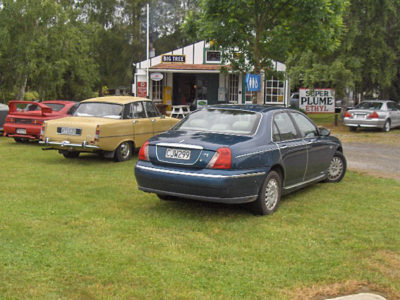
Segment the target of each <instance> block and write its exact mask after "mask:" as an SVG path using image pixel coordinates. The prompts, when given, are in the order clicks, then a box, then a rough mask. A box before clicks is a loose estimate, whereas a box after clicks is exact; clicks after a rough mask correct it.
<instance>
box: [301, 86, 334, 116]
mask: <svg viewBox="0 0 400 300" xmlns="http://www.w3.org/2000/svg"><path fill="white" fill-rule="evenodd" d="M299 107H300V108H301V109H303V110H305V111H306V112H307V113H334V112H335V90H334V89H300V90H299Z"/></svg>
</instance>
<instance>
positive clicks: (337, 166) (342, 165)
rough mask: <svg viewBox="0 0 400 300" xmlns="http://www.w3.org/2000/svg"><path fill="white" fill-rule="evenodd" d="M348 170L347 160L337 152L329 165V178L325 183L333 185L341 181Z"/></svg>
mask: <svg viewBox="0 0 400 300" xmlns="http://www.w3.org/2000/svg"><path fill="white" fill-rule="evenodd" d="M346 168H347V162H346V158H345V157H344V155H343V154H342V153H341V152H339V151H337V152H336V153H335V154H334V155H333V157H332V159H331V162H330V164H329V168H328V177H327V178H326V180H325V182H328V183H332V182H339V181H341V180H342V179H343V177H344V174H345V173H346Z"/></svg>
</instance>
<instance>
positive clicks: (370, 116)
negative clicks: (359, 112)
mask: <svg viewBox="0 0 400 300" xmlns="http://www.w3.org/2000/svg"><path fill="white" fill-rule="evenodd" d="M367 118H368V119H378V118H379V115H378V113H377V112H376V111H374V112H373V113H370V114H369V115H368V116H367Z"/></svg>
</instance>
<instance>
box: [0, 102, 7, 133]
mask: <svg viewBox="0 0 400 300" xmlns="http://www.w3.org/2000/svg"><path fill="white" fill-rule="evenodd" d="M7 114H8V105H6V104H2V103H0V131H3V125H4V122H5V121H6V117H7Z"/></svg>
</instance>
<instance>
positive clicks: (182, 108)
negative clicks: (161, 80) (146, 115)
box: [170, 105, 190, 119]
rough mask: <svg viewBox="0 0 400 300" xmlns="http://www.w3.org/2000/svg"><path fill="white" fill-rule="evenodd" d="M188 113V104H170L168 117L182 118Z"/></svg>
mask: <svg viewBox="0 0 400 300" xmlns="http://www.w3.org/2000/svg"><path fill="white" fill-rule="evenodd" d="M188 114H190V106H189V105H172V110H171V114H170V117H171V118H178V119H182V118H184V117H186V116H187V115H188Z"/></svg>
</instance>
